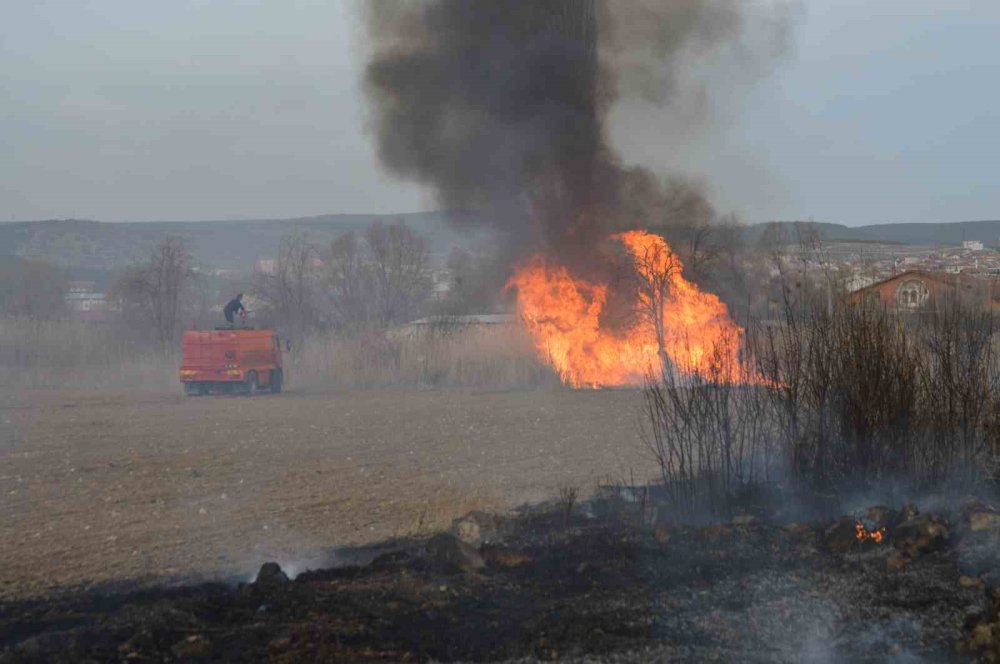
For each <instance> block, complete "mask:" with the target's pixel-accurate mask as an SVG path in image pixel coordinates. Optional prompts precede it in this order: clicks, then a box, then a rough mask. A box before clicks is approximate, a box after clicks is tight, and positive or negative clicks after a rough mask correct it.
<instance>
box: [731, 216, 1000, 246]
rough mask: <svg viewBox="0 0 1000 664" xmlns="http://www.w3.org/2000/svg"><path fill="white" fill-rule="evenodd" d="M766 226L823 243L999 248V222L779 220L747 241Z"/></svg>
mask: <svg viewBox="0 0 1000 664" xmlns="http://www.w3.org/2000/svg"><path fill="white" fill-rule="evenodd" d="M769 225H778V226H780V227H783V230H784V236H785V237H787V238H790V239H792V240H794V239H795V238H796V237H797V228H796V227H801V228H803V229H809V230H810V231H814V232H816V233H817V235H818V236H819V237H820V238H821V239H824V240H831V241H840V242H888V243H894V244H932V245H933V244H943V245H954V246H958V245H961V244H962V241H963V240H979V241H980V242H982V243H983V244H984V245H985V246H987V247H996V246H998V245H1000V220H996V221H956V222H950V223H927V224H909V223H899V224H873V225H870V226H844V225H842V224H830V223H820V222H794V221H779V222H774V223H773V224H755V225H754V226H750V227H749V228H747V237H748V239H750V240H757V239H759V238H760V237H761V236H762V235H763V233H764V231H765V230H766V228H767V227H768V226H769Z"/></svg>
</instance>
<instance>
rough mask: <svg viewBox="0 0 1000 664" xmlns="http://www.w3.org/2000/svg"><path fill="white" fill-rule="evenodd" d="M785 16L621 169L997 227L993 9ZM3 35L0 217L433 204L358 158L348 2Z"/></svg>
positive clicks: (792, 206) (911, 8) (723, 201)
mask: <svg viewBox="0 0 1000 664" xmlns="http://www.w3.org/2000/svg"><path fill="white" fill-rule="evenodd" d="M803 4H804V7H803V9H802V11H801V12H800V13H799V15H798V17H797V19H796V20H795V22H794V24H793V31H792V40H793V46H792V47H791V49H790V51H789V52H788V53H787V54H786V55H785V56H784V57H783V58H782V59H780V60H779V61H778V62H777V64H776V65H774V66H773V67H772V68H771V70H770V72H769V73H768V74H767V75H766V76H764V77H762V78H758V79H757V80H756V81H755V83H754V85H752V86H750V85H747V84H736V85H732V84H730V83H731V81H730V79H729V77H728V76H726V75H725V74H724V73H720V72H717V71H716V72H707V73H706V74H705V81H706V82H705V83H704V85H705V87H706V88H707V90H708V94H709V98H710V99H712V100H713V101H714V103H712V104H711V105H710V106H709V107H706V108H702V107H700V106H698V107H696V108H697V112H698V113H703V114H704V119H703V120H702V121H701V122H699V123H698V130H696V131H695V130H692V129H691V127H690V125H689V124H687V123H685V124H683V125H681V124H680V123H678V122H677V121H676V119H672V118H676V117H677V113H678V109H677V108H673V109H650V108H643V107H641V106H637V105H626V106H623V107H622V108H621V110H620V111H619V112H617V113H616V114H615V116H614V117H613V134H612V135H613V140H614V141H615V143H616V145H618V146H619V147H620V148H621V149H622V151H623V153H624V155H625V157H626V159H628V160H634V161H638V162H640V163H644V164H647V165H650V166H653V167H655V168H659V169H663V170H680V171H683V172H686V173H688V174H690V175H693V176H700V177H703V178H704V179H705V180H706V182H708V183H710V188H711V191H712V192H713V194H714V196H715V198H716V200H717V201H718V202H719V204H720V206H721V207H723V208H725V209H732V210H734V211H736V212H738V213H739V214H741V216H743V217H744V218H745V219H747V220H749V221H762V220H766V219H772V218H777V219H792V218H806V217H814V218H816V219H817V220H824V221H837V222H842V223H848V224H859V223H868V222H885V221H947V220H959V219H985V218H998V217H1000V187H997V186H996V184H995V181H996V174H997V172H998V166H1000V164H998V161H1000V159H998V155H1000V125H998V119H1000V115H998V111H997V109H998V108H1000V90H998V88H997V86H996V81H997V80H1000V48H998V47H997V45H996V42H997V39H998V37H1000V2H996V0H964V1H963V0H877V1H875V2H873V1H871V0H865V1H861V0H804V2H803ZM0 24H2V25H3V26H4V38H3V40H0V148H2V150H3V154H4V158H3V159H2V160H0V218H4V219H33V218H48V217H70V216H75V217H83V218H94V219H105V220H116V219H124V220H150V219H210V218H211V219H223V218H242V217H256V218H260V217H290V216H300V215H310V214H322V213H326V212H397V211H411V210H417V209H426V208H429V207H432V206H433V201H432V200H430V198H429V196H428V194H427V193H426V192H423V191H422V190H420V189H418V188H416V187H413V186H411V185H408V184H406V183H402V182H399V181H396V180H394V179H392V178H390V177H389V176H387V175H385V174H384V173H382V172H381V171H380V169H379V167H378V165H377V163H376V162H375V160H374V156H373V149H372V146H371V142H370V138H369V136H368V135H367V134H366V133H365V128H364V125H365V108H364V103H363V102H364V100H363V99H362V96H361V93H360V90H359V84H358V81H359V76H360V72H361V68H362V66H363V55H362V51H361V42H360V39H359V31H360V21H359V19H358V16H357V14H356V6H355V5H354V4H353V2H352V0H343V1H336V0H327V1H324V2H314V1H306V0H296V1H293V0H272V1H263V0H261V1H257V2H251V1H249V0H246V1H239V0H202V1H195V0H183V1H182V0H175V1H172V2H153V1H152V0H92V1H91V0H61V1H44V0H33V1H31V2H27V1H25V2H15V1H13V0H12V1H9V2H4V3H2V7H0ZM680 111H681V112H685V109H680ZM686 112H688V113H690V112H692V111H691V108H687V109H686ZM671 113H673V115H671Z"/></svg>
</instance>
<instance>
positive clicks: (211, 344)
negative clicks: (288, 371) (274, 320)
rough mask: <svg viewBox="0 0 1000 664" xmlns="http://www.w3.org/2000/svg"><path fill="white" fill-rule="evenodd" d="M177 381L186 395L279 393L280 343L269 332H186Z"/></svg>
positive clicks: (280, 378)
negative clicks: (261, 391) (261, 390)
mask: <svg viewBox="0 0 1000 664" xmlns="http://www.w3.org/2000/svg"><path fill="white" fill-rule="evenodd" d="M181 351H182V353H181V354H182V359H181V372H180V379H181V383H182V384H183V385H184V393H185V394H187V395H191V396H193V395H201V394H207V393H209V392H228V393H232V392H243V393H246V394H251V395H252V394H256V393H257V391H258V390H259V389H261V388H266V389H267V390H268V391H270V392H272V393H275V394H277V393H279V392H281V388H282V385H283V384H284V370H283V368H282V363H281V343H280V341H279V339H278V335H277V334H275V333H274V331H273V330H248V329H221V330H212V331H204V332H203V331H197V330H188V331H185V332H184V338H183V340H182V345H181Z"/></svg>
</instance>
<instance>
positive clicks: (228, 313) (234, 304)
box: [222, 297, 246, 320]
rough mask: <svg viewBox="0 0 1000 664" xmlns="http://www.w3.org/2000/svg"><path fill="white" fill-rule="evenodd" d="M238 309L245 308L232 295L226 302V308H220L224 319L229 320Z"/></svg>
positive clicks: (244, 309)
mask: <svg viewBox="0 0 1000 664" xmlns="http://www.w3.org/2000/svg"><path fill="white" fill-rule="evenodd" d="M240 310H242V311H246V308H245V307H244V306H243V303H242V302H240V301H239V300H238V299H236V298H235V297H234V298H233V299H231V300H230V301H229V302H228V303H227V304H226V308H225V309H223V310H222V315H223V316H225V317H226V320H229V319H231V318H232V317H233V314H235V313H236V312H237V311H240Z"/></svg>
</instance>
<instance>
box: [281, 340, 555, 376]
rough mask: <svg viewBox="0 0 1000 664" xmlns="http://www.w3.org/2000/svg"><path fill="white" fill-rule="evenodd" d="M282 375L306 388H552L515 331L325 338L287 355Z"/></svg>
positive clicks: (549, 373)
mask: <svg viewBox="0 0 1000 664" xmlns="http://www.w3.org/2000/svg"><path fill="white" fill-rule="evenodd" d="M291 362H292V364H293V366H292V367H290V371H289V374H290V375H291V376H292V377H293V378H292V380H293V381H294V384H295V385H303V386H307V387H346V388H351V387H382V386H390V385H404V386H430V387H443V386H448V387H480V388H489V389H511V388H524V387H539V386H550V385H551V386H555V385H558V384H559V381H558V378H557V377H556V376H555V375H554V374H553V373H552V371H551V370H550V369H549V368H548V367H547V366H545V365H544V364H543V363H542V362H540V361H539V360H538V358H537V356H536V354H535V351H534V349H533V348H532V346H531V342H530V339H528V337H527V334H526V333H525V332H524V330H522V329H521V328H519V327H516V326H509V325H497V326H447V327H433V326H429V327H427V328H418V329H403V330H398V331H395V332H390V333H388V334H385V333H380V332H367V333H361V334H357V335H353V336H350V337H338V336H325V337H317V338H313V339H310V340H308V341H307V342H305V343H304V344H303V346H302V348H301V349H299V350H298V352H296V353H293V355H292V358H291Z"/></svg>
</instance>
